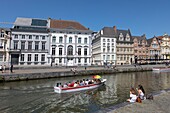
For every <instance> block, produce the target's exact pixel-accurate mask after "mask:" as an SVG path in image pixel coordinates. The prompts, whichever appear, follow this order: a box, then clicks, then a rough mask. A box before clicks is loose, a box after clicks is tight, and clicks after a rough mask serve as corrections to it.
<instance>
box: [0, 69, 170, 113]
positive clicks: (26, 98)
mask: <svg viewBox="0 0 170 113" xmlns="http://www.w3.org/2000/svg"><path fill="white" fill-rule="evenodd" d="M84 78H85V77H76V78H75V77H69V78H56V79H43V80H33V81H21V82H10V83H0V100H1V103H0V111H1V112H7V113H8V112H9V113H11V112H29V113H40V112H41V113H53V112H62V113H68V112H69V113H85V112H86V113H93V112H96V111H98V110H100V109H102V108H107V107H110V106H113V105H115V104H118V103H121V102H124V101H125V100H126V99H127V98H128V96H129V89H130V87H132V86H133V87H137V85H138V84H142V85H143V86H144V88H145V90H146V93H151V92H156V91H159V90H162V89H168V88H170V77H169V73H152V72H138V73H120V74H113V75H102V78H106V79H107V82H106V85H105V86H103V87H100V88H98V89H95V90H89V91H83V92H74V93H66V94H56V93H54V91H53V86H54V85H55V84H56V83H57V82H62V83H65V82H68V81H73V80H75V79H76V80H80V79H84ZM86 78H91V76H88V77H87V76H86Z"/></svg>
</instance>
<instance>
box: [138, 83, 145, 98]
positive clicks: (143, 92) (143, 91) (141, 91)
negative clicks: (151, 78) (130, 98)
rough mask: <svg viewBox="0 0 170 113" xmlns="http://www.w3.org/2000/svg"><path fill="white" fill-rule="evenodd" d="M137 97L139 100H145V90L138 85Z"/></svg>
mask: <svg viewBox="0 0 170 113" xmlns="http://www.w3.org/2000/svg"><path fill="white" fill-rule="evenodd" d="M138 97H140V99H141V100H144V99H145V90H144V89H143V86H142V85H138Z"/></svg>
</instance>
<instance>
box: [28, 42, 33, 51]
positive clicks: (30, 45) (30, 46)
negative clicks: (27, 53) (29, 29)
mask: <svg viewBox="0 0 170 113" xmlns="http://www.w3.org/2000/svg"><path fill="white" fill-rule="evenodd" d="M28 50H32V42H28Z"/></svg>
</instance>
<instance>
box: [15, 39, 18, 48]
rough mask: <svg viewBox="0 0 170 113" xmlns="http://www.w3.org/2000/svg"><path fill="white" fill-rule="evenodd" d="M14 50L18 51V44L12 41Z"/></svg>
mask: <svg viewBox="0 0 170 113" xmlns="http://www.w3.org/2000/svg"><path fill="white" fill-rule="evenodd" d="M14 49H18V42H17V41H14Z"/></svg>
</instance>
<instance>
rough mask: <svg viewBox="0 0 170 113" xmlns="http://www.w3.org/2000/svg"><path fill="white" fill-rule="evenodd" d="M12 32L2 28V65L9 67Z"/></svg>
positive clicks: (0, 44)
mask: <svg viewBox="0 0 170 113" xmlns="http://www.w3.org/2000/svg"><path fill="white" fill-rule="evenodd" d="M10 40H11V30H10V29H7V28H0V65H9V62H10V55H9V49H10Z"/></svg>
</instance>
